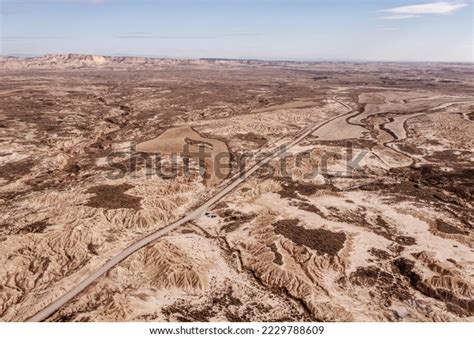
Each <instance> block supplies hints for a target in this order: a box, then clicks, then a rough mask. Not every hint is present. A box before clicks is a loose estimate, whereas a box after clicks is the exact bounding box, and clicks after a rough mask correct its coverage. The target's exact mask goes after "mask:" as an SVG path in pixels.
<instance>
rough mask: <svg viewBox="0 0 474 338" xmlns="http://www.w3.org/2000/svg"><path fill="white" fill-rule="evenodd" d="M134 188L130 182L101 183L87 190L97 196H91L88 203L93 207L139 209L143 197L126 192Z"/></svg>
mask: <svg viewBox="0 0 474 338" xmlns="http://www.w3.org/2000/svg"><path fill="white" fill-rule="evenodd" d="M132 188H133V186H132V185H130V184H120V185H99V186H96V187H92V188H89V189H88V190H87V192H88V193H91V194H95V196H93V197H91V198H90V199H89V201H88V202H87V204H86V205H87V206H89V207H93V208H104V209H122V208H126V209H134V210H139V209H141V205H140V201H141V198H140V197H136V196H132V195H129V194H126V193H125V192H126V191H127V190H130V189H132Z"/></svg>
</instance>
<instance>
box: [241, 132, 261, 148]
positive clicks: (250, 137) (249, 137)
mask: <svg viewBox="0 0 474 338" xmlns="http://www.w3.org/2000/svg"><path fill="white" fill-rule="evenodd" d="M236 136H237V138H239V139H241V140H243V141H250V142H252V143H255V144H256V145H257V146H258V147H262V146H264V145H265V144H266V143H267V139H266V138H265V137H263V136H261V135H257V134H255V133H253V132H250V133H246V134H237V135H236Z"/></svg>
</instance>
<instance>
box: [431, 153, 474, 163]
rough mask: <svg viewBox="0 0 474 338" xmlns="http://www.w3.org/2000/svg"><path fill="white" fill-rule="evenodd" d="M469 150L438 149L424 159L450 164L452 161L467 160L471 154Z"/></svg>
mask: <svg viewBox="0 0 474 338" xmlns="http://www.w3.org/2000/svg"><path fill="white" fill-rule="evenodd" d="M472 154H473V153H472V152H470V151H460V150H458V151H455V150H440V151H435V152H433V153H432V154H431V155H428V156H425V160H428V161H431V162H444V163H448V164H452V163H453V162H454V163H456V162H468V161H470V158H471V156H472Z"/></svg>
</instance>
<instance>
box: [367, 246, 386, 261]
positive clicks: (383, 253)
mask: <svg viewBox="0 0 474 338" xmlns="http://www.w3.org/2000/svg"><path fill="white" fill-rule="evenodd" d="M369 253H370V254H371V255H372V256H374V257H377V258H378V259H382V260H387V259H389V258H391V257H392V255H391V254H390V253H388V252H387V251H385V250H381V249H377V248H371V249H370V250H369Z"/></svg>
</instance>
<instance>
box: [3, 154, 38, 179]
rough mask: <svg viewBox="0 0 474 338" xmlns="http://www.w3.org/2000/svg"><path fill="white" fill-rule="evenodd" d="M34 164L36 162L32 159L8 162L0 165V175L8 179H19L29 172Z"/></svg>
mask: <svg viewBox="0 0 474 338" xmlns="http://www.w3.org/2000/svg"><path fill="white" fill-rule="evenodd" d="M34 165H35V162H34V161H32V160H30V159H24V160H21V161H17V162H9V163H6V164H4V165H2V166H0V177H1V178H3V179H5V180H7V181H12V180H17V179H19V178H21V177H23V176H24V175H26V174H28V173H29V172H30V171H31V169H32V168H33V167H34Z"/></svg>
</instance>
